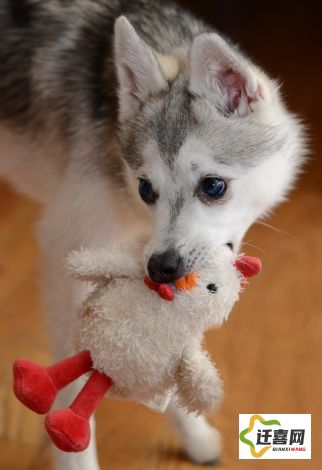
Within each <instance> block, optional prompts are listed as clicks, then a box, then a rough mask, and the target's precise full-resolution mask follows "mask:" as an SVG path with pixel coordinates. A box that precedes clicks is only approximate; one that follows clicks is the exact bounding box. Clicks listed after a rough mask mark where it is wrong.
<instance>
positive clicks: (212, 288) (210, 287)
mask: <svg viewBox="0 0 322 470" xmlns="http://www.w3.org/2000/svg"><path fill="white" fill-rule="evenodd" d="M207 289H208V290H209V292H211V293H212V294H214V293H215V292H217V286H216V284H208V286H207Z"/></svg>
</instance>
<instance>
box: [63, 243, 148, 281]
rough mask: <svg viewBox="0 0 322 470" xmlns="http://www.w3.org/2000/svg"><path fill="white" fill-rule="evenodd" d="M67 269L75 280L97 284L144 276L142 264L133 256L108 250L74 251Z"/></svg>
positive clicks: (68, 261) (68, 260) (69, 257)
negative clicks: (118, 278)
mask: <svg viewBox="0 0 322 470" xmlns="http://www.w3.org/2000/svg"><path fill="white" fill-rule="evenodd" d="M67 269H68V271H69V272H70V274H71V275H72V276H73V277H74V278H75V279H79V280H82V281H89V282H96V283H98V282H101V281H105V280H110V279H113V278H117V277H129V278H138V277H140V275H142V273H141V269H140V264H139V262H138V261H137V260H135V258H134V257H133V256H132V255H130V254H129V253H123V252H121V251H118V250H114V251H107V250H106V249H98V250H84V249H83V250H80V251H72V252H71V253H70V254H69V256H68V259H67Z"/></svg>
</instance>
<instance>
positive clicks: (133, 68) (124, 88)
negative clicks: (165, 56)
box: [114, 16, 168, 122]
mask: <svg viewBox="0 0 322 470" xmlns="http://www.w3.org/2000/svg"><path fill="white" fill-rule="evenodd" d="M114 50H115V65H116V72H117V77H118V81H119V119H120V122H124V121H126V120H127V119H131V118H132V117H133V116H135V114H136V112H137V110H138V108H139V107H140V105H141V104H142V103H144V102H145V100H146V99H147V98H148V97H149V96H150V95H153V94H157V93H158V92H159V91H161V90H162V89H166V88H167V86H168V85H167V82H166V80H165V78H164V77H163V75H162V73H161V70H160V67H159V65H158V62H157V60H156V56H155V53H154V51H153V49H152V48H151V47H149V46H148V45H147V44H146V43H145V42H144V41H143V39H141V38H140V37H139V35H138V34H137V32H136V31H135V29H134V28H133V26H132V25H131V23H130V22H129V21H128V20H127V19H126V18H125V16H120V17H119V18H118V19H117V20H116V22H115V37H114Z"/></svg>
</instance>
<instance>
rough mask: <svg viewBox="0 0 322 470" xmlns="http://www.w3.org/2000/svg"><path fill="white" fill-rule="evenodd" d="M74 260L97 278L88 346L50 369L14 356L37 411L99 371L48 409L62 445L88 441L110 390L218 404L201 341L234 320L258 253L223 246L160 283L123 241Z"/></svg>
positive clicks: (20, 382)
mask: <svg viewBox="0 0 322 470" xmlns="http://www.w3.org/2000/svg"><path fill="white" fill-rule="evenodd" d="M68 268H69V271H70V273H71V275H72V276H73V277H75V278H76V279H78V280H81V281H87V282H90V283H92V284H93V286H94V288H93V290H92V292H91V293H90V295H89V296H88V298H87V299H86V300H85V302H84V303H83V305H82V306H81V309H80V310H79V312H78V314H77V316H76V324H75V345H76V349H77V350H78V351H81V352H80V353H78V354H77V355H75V356H73V357H71V358H68V359H65V360H64V361H62V362H60V363H57V364H54V365H52V366H50V367H48V368H44V367H41V366H39V365H37V364H34V363H32V362H30V361H28V360H26V359H19V360H18V361H16V362H15V364H14V391H15V394H16V396H17V398H18V399H19V400H20V401H22V402H23V403H24V404H25V405H26V406H28V407H29V408H30V409H32V410H33V411H36V412H38V413H47V412H48V411H49V410H50V408H51V406H52V404H53V401H54V399H55V397H56V394H57V392H58V390H60V389H61V388H63V387H64V386H66V385H67V384H68V383H70V382H72V381H73V380H75V379H76V378H78V377H80V376H81V375H83V374H84V373H86V372H89V371H92V375H91V376H90V378H89V380H88V381H87V383H86V384H85V386H84V388H83V389H82V390H81V392H80V393H79V395H78V396H77V397H76V399H75V400H74V402H73V403H72V405H71V406H70V408H66V409H63V410H57V411H53V412H51V413H49V414H48V415H47V418H46V421H45V425H46V428H47V431H48V432H49V434H50V436H51V437H52V439H53V441H54V442H55V444H56V445H57V446H58V447H59V448H60V449H62V450H65V451H73V452H77V451H82V450H84V449H85V448H86V447H87V446H88V444H89V440H90V428H89V423H88V420H89V418H90V416H91V414H92V413H93V412H94V410H95V408H96V406H97V404H98V402H99V401H100V399H101V398H102V397H103V396H104V395H105V394H106V392H107V391H108V394H109V395H112V396H114V397H118V398H123V399H129V400H134V401H138V402H146V401H149V400H151V399H155V398H156V397H158V396H164V395H166V394H168V393H169V392H171V393H175V395H176V397H177V401H178V404H179V405H181V406H182V407H184V408H185V409H186V410H188V411H190V412H196V413H204V412H208V411H210V410H212V409H213V407H214V406H215V405H216V404H217V403H218V401H219V399H220V396H221V394H222V382H221V380H220V378H219V376H218V372H217V369H216V367H215V365H214V364H213V363H212V361H211V360H210V358H209V356H208V354H207V353H206V351H205V350H204V349H203V348H202V341H203V337H204V332H205V331H206V330H207V329H209V328H210V327H212V326H219V325H221V324H222V323H223V321H224V320H226V318H227V316H228V314H229V313H230V311H231V309H232V307H233V305H234V303H235V302H236V300H237V299H238V296H239V293H240V290H241V285H243V284H244V282H245V280H246V278H248V277H251V276H253V275H255V274H256V273H257V272H259V271H260V269H261V266H260V261H259V260H258V259H257V258H252V257H246V256H243V257H239V258H237V260H236V259H235V257H234V255H233V253H232V252H231V250H230V249H229V248H228V247H226V246H222V247H219V248H217V249H216V250H215V251H213V252H211V253H210V254H209V255H208V259H207V261H206V262H204V263H203V265H202V266H200V267H199V268H198V271H197V272H194V273H191V274H190V275H189V276H186V277H185V278H183V279H181V280H179V281H177V282H175V284H174V285H169V284H156V283H154V282H152V281H151V280H150V279H149V278H148V277H145V273H144V270H143V267H142V265H141V263H139V262H138V259H137V258H136V257H134V256H133V255H131V254H130V253H124V252H122V251H121V250H114V251H113V252H111V251H106V250H103V249H102V250H97V251H91V250H82V251H79V252H73V253H72V254H71V255H70V256H69V260H68Z"/></svg>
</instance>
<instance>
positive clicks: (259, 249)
mask: <svg viewBox="0 0 322 470" xmlns="http://www.w3.org/2000/svg"><path fill="white" fill-rule="evenodd" d="M242 245H246V246H250V247H252V248H256V250H258V251H260V252H261V253H263V254H264V255H266V254H267V252H266V251H264V250H263V249H262V248H259V246H256V245H253V244H252V243H248V242H242Z"/></svg>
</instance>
